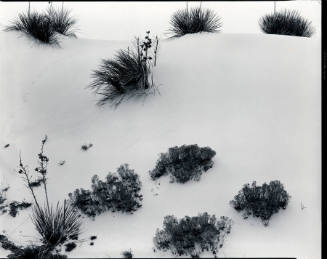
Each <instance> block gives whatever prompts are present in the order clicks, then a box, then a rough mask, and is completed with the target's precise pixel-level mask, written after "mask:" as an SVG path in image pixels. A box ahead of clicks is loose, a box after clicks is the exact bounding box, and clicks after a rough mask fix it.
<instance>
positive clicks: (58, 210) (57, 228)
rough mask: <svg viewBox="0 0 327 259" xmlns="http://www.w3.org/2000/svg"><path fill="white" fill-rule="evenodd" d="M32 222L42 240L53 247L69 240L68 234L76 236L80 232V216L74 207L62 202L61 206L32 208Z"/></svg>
mask: <svg viewBox="0 0 327 259" xmlns="http://www.w3.org/2000/svg"><path fill="white" fill-rule="evenodd" d="M32 220H33V223H34V225H35V227H36V229H37V231H38V232H39V234H40V235H41V237H42V242H43V243H44V244H45V245H47V246H49V247H54V246H56V245H59V244H62V243H63V242H65V241H67V240H69V237H70V236H74V235H75V236H76V235H77V236H78V235H79V233H80V226H81V221H80V216H79V214H78V212H77V211H76V210H75V208H74V207H73V206H72V205H71V204H70V203H66V202H64V205H63V206H61V205H59V203H57V206H56V207H55V208H53V207H52V206H50V207H49V208H48V207H44V208H38V207H34V208H33V217H32Z"/></svg>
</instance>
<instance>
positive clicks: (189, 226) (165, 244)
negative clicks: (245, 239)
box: [154, 212, 231, 257]
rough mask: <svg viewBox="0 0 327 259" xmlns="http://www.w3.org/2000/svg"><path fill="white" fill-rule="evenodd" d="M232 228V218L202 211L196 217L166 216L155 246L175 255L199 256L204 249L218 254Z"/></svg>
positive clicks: (156, 237)
mask: <svg viewBox="0 0 327 259" xmlns="http://www.w3.org/2000/svg"><path fill="white" fill-rule="evenodd" d="M230 230H231V220H230V219H229V218H227V217H220V220H217V219H216V217H215V215H212V216H210V215H209V214H208V213H206V212H205V213H202V214H199V215H198V216H195V217H189V216H185V217H184V218H182V219H179V220H178V219H177V218H176V217H174V216H166V217H165V218H164V222H163V229H162V230H159V229H157V232H156V235H155V237H154V244H155V247H156V248H157V249H159V250H163V251H168V250H170V251H171V252H172V254H174V255H179V256H181V255H191V256H193V257H194V256H199V255H200V254H201V253H202V252H204V251H209V252H212V253H213V255H216V254H217V252H218V249H219V248H220V247H222V246H223V242H224V238H225V236H226V234H229V233H230Z"/></svg>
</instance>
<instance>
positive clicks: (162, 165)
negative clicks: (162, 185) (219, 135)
mask: <svg viewBox="0 0 327 259" xmlns="http://www.w3.org/2000/svg"><path fill="white" fill-rule="evenodd" d="M215 155H216V152H215V151H214V150H212V149H211V148H210V147H199V146H198V145H196V144H195V145H183V146H180V147H177V146H176V147H172V148H169V149H168V152H167V153H161V154H160V158H159V159H158V161H157V163H156V166H155V168H154V169H153V170H152V171H150V176H151V178H152V180H156V179H158V178H159V177H161V176H163V175H167V174H170V176H171V181H173V182H174V181H176V182H178V183H185V182H187V181H189V180H199V179H200V177H201V175H202V173H203V172H206V171H208V170H209V169H210V168H211V167H212V166H213V161H212V158H213V157H214V156H215Z"/></svg>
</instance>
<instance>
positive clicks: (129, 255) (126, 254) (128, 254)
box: [121, 249, 133, 258]
mask: <svg viewBox="0 0 327 259" xmlns="http://www.w3.org/2000/svg"><path fill="white" fill-rule="evenodd" d="M121 255H122V256H123V258H133V253H132V250H131V249H129V250H126V251H124V252H122V253H121Z"/></svg>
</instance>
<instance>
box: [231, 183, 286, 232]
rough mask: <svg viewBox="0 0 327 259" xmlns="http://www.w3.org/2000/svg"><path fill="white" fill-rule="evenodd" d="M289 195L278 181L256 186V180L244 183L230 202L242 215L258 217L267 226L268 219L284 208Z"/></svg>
mask: <svg viewBox="0 0 327 259" xmlns="http://www.w3.org/2000/svg"><path fill="white" fill-rule="evenodd" d="M289 198H290V196H289V195H288V193H287V192H286V190H284V186H283V185H282V184H281V182H280V181H277V180H276V181H271V182H270V183H269V184H266V183H264V184H263V185H262V186H257V185H256V182H253V183H252V184H251V185H250V184H245V185H244V186H243V188H242V190H240V191H239V193H238V194H237V195H236V196H235V197H234V200H232V201H231V202H230V203H231V205H232V206H233V207H234V209H235V210H237V211H239V212H241V211H242V212H243V217H244V218H248V217H249V216H250V215H253V216H254V217H259V218H261V220H262V221H263V223H264V225H265V226H267V225H268V223H269V219H270V218H271V216H272V215H273V214H274V213H277V212H278V211H279V210H280V209H286V207H287V204H288V200H289Z"/></svg>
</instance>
